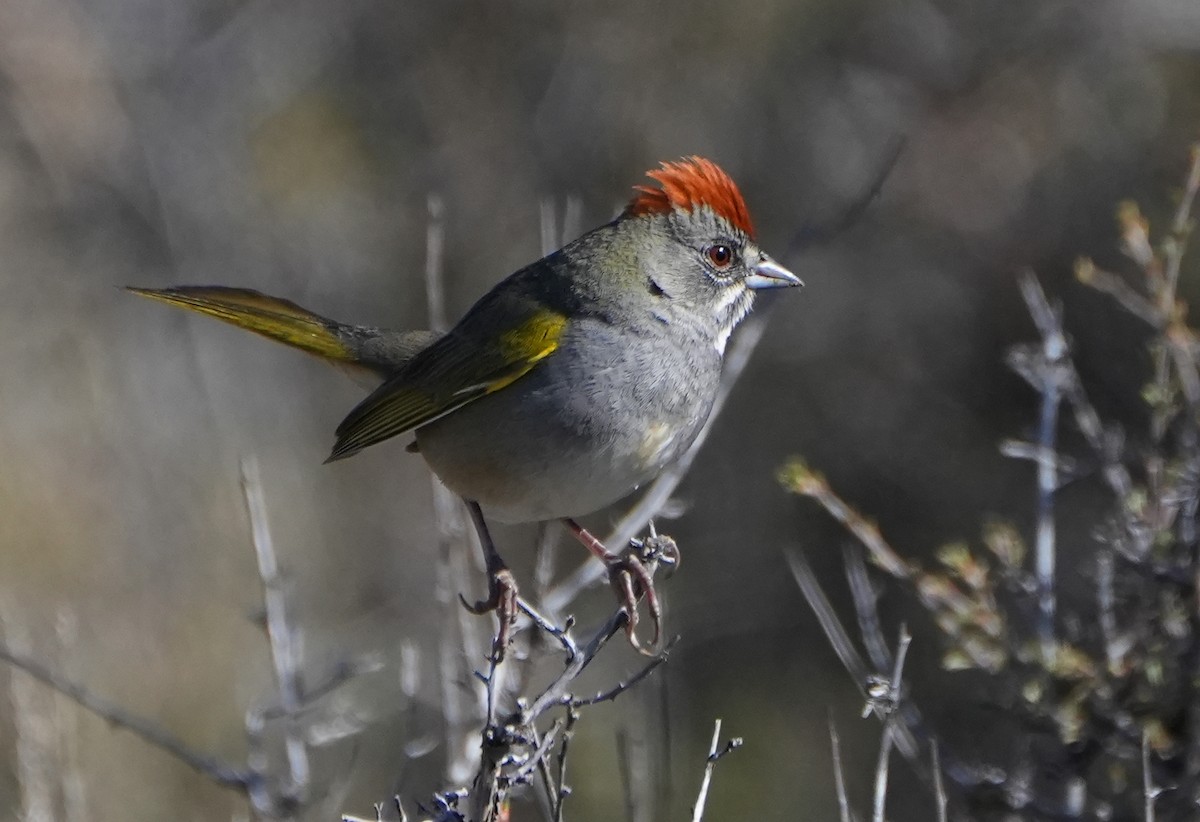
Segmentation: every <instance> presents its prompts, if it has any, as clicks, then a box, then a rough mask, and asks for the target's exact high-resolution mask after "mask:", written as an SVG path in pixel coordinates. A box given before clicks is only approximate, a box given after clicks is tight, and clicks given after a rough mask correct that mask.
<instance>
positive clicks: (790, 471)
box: [779, 459, 915, 580]
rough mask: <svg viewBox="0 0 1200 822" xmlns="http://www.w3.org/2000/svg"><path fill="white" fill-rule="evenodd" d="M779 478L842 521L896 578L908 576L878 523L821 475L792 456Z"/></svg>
mask: <svg viewBox="0 0 1200 822" xmlns="http://www.w3.org/2000/svg"><path fill="white" fill-rule="evenodd" d="M779 480H780V482H782V483H783V485H784V487H785V488H787V489H788V490H789V491H791V492H792V493H793V494H799V495H800V496H802V497H811V498H812V499H814V500H816V502H817V503H818V504H819V505H820V506H821V507H822V508H824V509H825V511H826V513H828V514H829V515H830V516H831V517H833V518H834V519H836V520H837V521H838V522H840V523H841V524H842V527H843V528H845V529H846V530H847V531H849V532H850V533H851V534H852V535H854V537H855V538H856V539H857V540H858V541H859V542H861V543H862V545H863V547H864V548H866V549H867V553H868V554H870V556H871V559H872V561H874V562H875V564H876V565H878V566H879V567H880V568H882V569H883V570H884V571H887V572H888V573H889V574H891V575H892V576H893V577H895V578H896V579H901V580H907V579H911V578H912V576H913V574H914V572H915V571H914V569H913V568H912V567H911V566H910V565H909V564H908V563H907V562H906V561H905V560H904V559H903V558H902V557H901V556H900V554H899V553H897V551H896V549H895V548H893V547H892V546H891V545H889V544H888V542H887V540H885V539H884V538H883V534H882V533H881V532H880V531H879V526H877V525H876V524H875V523H873V522H870V521H869V520H867V519H866V518H865V517H864V516H863V515H862V514H860V513H858V511H856V510H854V508H853V507H852V506H851V505H850V504H849V503H847V502H846V501H845V500H843V499H842V498H841V497H839V496H838V495H837V494H836V493H835V492H834V490H833V489H832V488H830V487H829V482H828V481H827V480H826V479H825V477H824V476H822V475H821V474H819V473H818V472H816V471H813V470H812V469H811V468H809V467H808V466H807V465H805V464H804V463H803V462H802V461H801V460H798V459H794V460H792V461H790V462H789V463H788V464H787V465H785V466H784V467H783V468H782V469H781V470H780V472H779Z"/></svg>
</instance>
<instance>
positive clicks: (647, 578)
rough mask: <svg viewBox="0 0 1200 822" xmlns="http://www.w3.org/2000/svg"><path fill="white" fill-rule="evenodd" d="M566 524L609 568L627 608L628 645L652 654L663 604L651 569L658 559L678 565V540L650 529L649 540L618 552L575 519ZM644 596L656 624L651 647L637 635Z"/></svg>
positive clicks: (658, 633) (610, 579) (614, 584)
mask: <svg viewBox="0 0 1200 822" xmlns="http://www.w3.org/2000/svg"><path fill="white" fill-rule="evenodd" d="M563 524H565V525H566V526H567V528H569V529H570V530H571V533H572V534H574V535H575V538H576V539H577V540H579V541H580V542H582V543H583V547H585V548H587V549H588V550H589V551H591V552H592V555H593V556H595V557H596V558H597V559H599V560H600V561H601V562H603V563H604V565H605V567H607V568H608V581H609V583H610V584H611V585H612V587H613V590H615V591H616V592H617V598H618V599H620V601H621V607H622V608H623V609H624V610H625V616H626V619H625V635H626V636H627V637H629V644H630V645H632V646H633V647H634V648H635V649H636V650H637V651H639V652H640V653H643V654H651V653H653V650H654V648H656V647H657V646H658V640H659V638H660V636H661V635H662V606H661V605H660V604H659V601H658V594H657V593H656V592H655V590H654V578H653V577H652V575H651V574H652V571H651V569H652V568H653V567H654V565H653V564H654V563H656V562H658V561H659V560H662V561H663V562H664V564H667V565H669V566H671V567H674V566H675V565H677V564H678V562H679V548H678V547H677V546H676V545H675V540H673V539H671V538H670V537H667V536H659V535H658V534H657V533H655V532H654V530H653V528H651V533H650V537H649V538H648V539H646V540H644V541H640V540H639V541H635V542H633V543H632V544H631V545H630V546H629V548H628V549H626V550H625V551H622V552H621V553H620V554H615V553H613V552H612V551H610V550H608V548H606V547H605V546H604V543H603V542H601V541H600V540H598V539H597V538H596V537H595V536H593V535H592V534H591V532H589V531H588V530H587V529H586V528H584V527H583V526H581V525H580V524H579V523H577V522H576V521H575V520H573V519H564V520H563ZM642 596H645V597H646V610H647V611H648V612H649V614H650V620H651V621H652V622H653V623H654V638H653V640H652V641H651V642H650V646H649V647H648V648H647V647H646V646H643V645H642V644H641V642H640V641H639V640H638V638H637V625H638V612H637V603H638V599H639V598H640V597H642Z"/></svg>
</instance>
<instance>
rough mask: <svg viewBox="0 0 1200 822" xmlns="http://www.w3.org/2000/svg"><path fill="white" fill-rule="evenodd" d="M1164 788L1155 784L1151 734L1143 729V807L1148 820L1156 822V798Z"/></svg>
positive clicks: (1147, 821)
mask: <svg viewBox="0 0 1200 822" xmlns="http://www.w3.org/2000/svg"><path fill="white" fill-rule="evenodd" d="M1160 793H1162V789H1161V788H1159V787H1158V786H1156V785H1155V784H1154V776H1153V775H1152V774H1151V773H1150V734H1149V733H1147V732H1146V731H1142V807H1143V815H1144V817H1145V820H1146V822H1154V819H1155V812H1154V800H1156V799H1158V795H1159V794H1160Z"/></svg>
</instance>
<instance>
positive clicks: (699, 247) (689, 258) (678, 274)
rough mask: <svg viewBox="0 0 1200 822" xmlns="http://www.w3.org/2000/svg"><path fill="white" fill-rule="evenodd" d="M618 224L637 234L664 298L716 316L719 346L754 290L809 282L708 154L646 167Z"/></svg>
mask: <svg viewBox="0 0 1200 822" xmlns="http://www.w3.org/2000/svg"><path fill="white" fill-rule="evenodd" d="M646 175H647V176H648V177H650V178H651V179H653V180H654V181H655V182H657V183H658V185H657V186H649V185H646V186H636V187H635V189H634V190H635V192H636V194H635V195H634V197H633V199H632V200H631V201H630V202H629V205H628V206H626V207H625V210H624V212H622V214H621V217H620V218H619V219H618V223H619V224H624V225H625V226H627V227H628V228H629V229H630V231H631V232H632V233H633V235H634V236H636V237H637V245H638V254H637V256H638V262H639V265H638V269H639V275H640V276H642V277H644V278H645V283H644V286H645V288H646V289H647V291H648V292H649V293H650V294H651V295H652V296H653V297H654V298H655V299H659V300H665V301H669V302H670V303H673V304H675V305H676V306H678V307H681V308H686V309H689V310H690V311H692V312H696V313H698V314H700V315H702V316H704V317H706V318H708V317H711V319H712V321H713V323H714V326H713V327H714V331H715V333H716V339H715V340H714V343H715V344H716V346H717V350H718V351H722V352H723V351H724V347H725V341H726V340H727V339H728V337H729V334H730V332H732V331H733V328H734V327H735V326H736V325H737V324H738V322H739V321H741V319H742V318H743V317H744V316H745V315H746V313H747V312H748V311H749V310H750V306H751V304H752V303H753V301H754V292H755V291H758V290H760V289H766V288H780V287H784V286H798V285H803V283H802V282H801V281H800V278H799V277H797V276H796V275H795V274H793V273H791V272H790V271H788V270H787V269H786V268H784V267H783V266H781V265H780V264H779V263H777V262H775V260H773V259H771V258H770V257H769V256H768V255H767V254H766V252H764V251H763V250H762V249H761V248H759V246H758V243H757V242H756V241H755V239H754V227H753V225H752V223H751V222H750V213H749V211H748V210H747V209H746V203H745V200H743V199H742V194H741V192H740V191H738V188H737V186H736V185H735V184H734V182H733V180H732V179H730V177H729V175H728V174H726V173H725V172H724V171H722V170H721V168H720V167H719V166H717V164H716V163H714V162H712V161H711V160H706V159H704V158H702V157H687V158H684V159H682V160H680V161H678V162H674V163H662V165H661V168H658V169H653V170H651V171H648V172H646Z"/></svg>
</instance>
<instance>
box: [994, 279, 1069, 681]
mask: <svg viewBox="0 0 1200 822" xmlns="http://www.w3.org/2000/svg"><path fill="white" fill-rule="evenodd" d="M1020 285H1021V295H1022V296H1023V297H1024V298H1025V304H1026V306H1027V307H1028V308H1029V314H1030V316H1032V317H1033V322H1034V325H1036V326H1037V329H1038V333H1039V334H1041V337H1042V347H1041V351H1040V356H1038V357H1036V358H1031V359H1030V360H1029V361H1028V362H1027V363H1026V364H1025V365H1024V366H1022V365H1021V364H1019V363H1015V362H1014V363H1013V364H1014V366H1015V367H1016V369H1017V371H1018V372H1020V373H1021V374H1022V375H1023V376H1024V377H1025V378H1026V379H1030V381H1031V382H1032V383H1033V385H1034V388H1036V389H1037V391H1038V392H1039V393H1040V394H1041V396H1042V406H1041V413H1040V414H1039V417H1038V449H1039V452H1040V455H1041V458H1040V459H1039V460H1038V463H1037V466H1038V468H1037V487H1038V492H1037V493H1038V496H1037V539H1036V548H1035V553H1036V568H1037V580H1038V610H1039V613H1040V620H1039V622H1038V636H1039V638H1040V639H1041V644H1042V655H1043V659H1044V660H1045V664H1046V665H1047V666H1049V665H1051V664H1052V663H1053V658H1054V654H1055V647H1056V646H1055V639H1054V637H1055V626H1054V621H1055V611H1056V608H1057V606H1056V595H1055V581H1054V576H1055V565H1056V563H1057V546H1056V544H1055V527H1054V494H1055V491H1056V490H1057V488H1058V460H1057V457H1056V449H1055V439H1056V436H1057V433H1058V408H1059V403H1060V402H1061V401H1062V396H1063V389H1064V387H1065V386H1066V385H1067V384H1068V383H1069V382H1070V380H1071V376H1072V374H1073V370H1072V369H1070V368H1069V366H1067V365H1065V363H1067V362H1069V360H1068V357H1067V340H1066V336H1065V335H1064V334H1063V331H1062V324H1061V320H1060V317H1059V312H1058V310H1057V309H1056V308H1054V307H1052V306H1051V305H1050V302H1049V301H1048V300H1047V299H1046V294H1045V292H1043V291H1042V287H1041V285H1040V284H1039V283H1038V281H1037V278H1035V277H1034V276H1033V274H1031V273H1029V272H1026V273H1025V274H1023V275H1022V276H1021V279H1020ZM1010 359H1014V360H1015V359H1016V355H1015V354H1014V355H1013V357H1012V358H1010Z"/></svg>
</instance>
